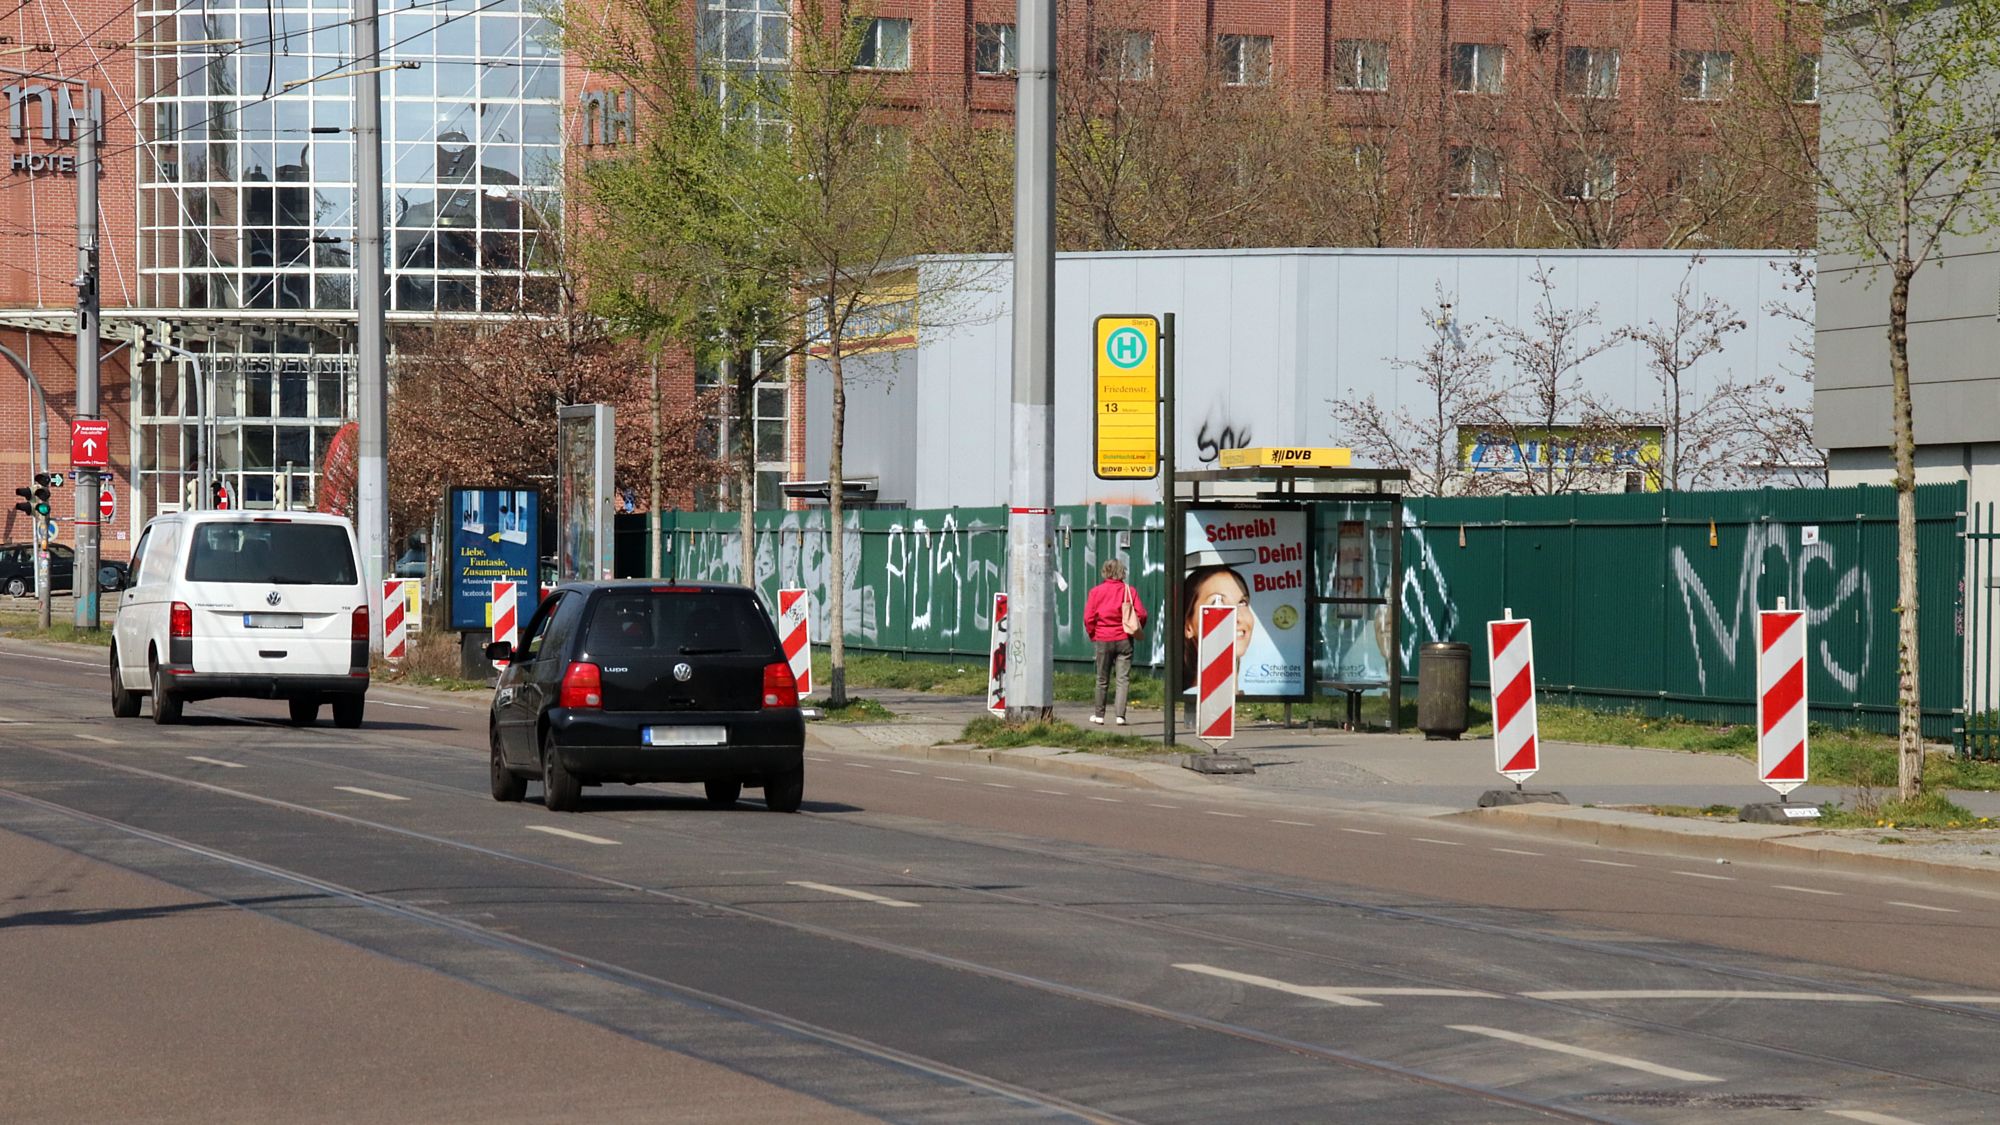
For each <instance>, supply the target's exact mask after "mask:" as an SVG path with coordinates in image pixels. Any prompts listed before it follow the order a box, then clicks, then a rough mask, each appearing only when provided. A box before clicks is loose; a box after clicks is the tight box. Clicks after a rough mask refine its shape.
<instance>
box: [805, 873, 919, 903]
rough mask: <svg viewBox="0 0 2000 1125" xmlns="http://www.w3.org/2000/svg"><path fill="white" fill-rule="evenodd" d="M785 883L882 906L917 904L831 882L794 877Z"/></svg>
mask: <svg viewBox="0 0 2000 1125" xmlns="http://www.w3.org/2000/svg"><path fill="white" fill-rule="evenodd" d="M785 885H786V886H788V887H804V888H805V889H806V890H809V891H824V892H825V893H827V894H830V895H845V896H846V897H848V898H858V899H860V900H861V901H863V902H872V903H876V904H877V905H880V906H903V907H909V908H910V909H913V910H914V909H915V908H916V905H917V904H916V903H914V902H904V901H903V900H902V899H900V898H888V897H886V896H883V895H878V894H870V893H869V892H867V891H857V890H855V889H854V888H852V887H836V886H834V885H833V884H831V883H807V882H804V881H803V880H799V879H793V880H791V881H790V882H788V883H786V884H785Z"/></svg>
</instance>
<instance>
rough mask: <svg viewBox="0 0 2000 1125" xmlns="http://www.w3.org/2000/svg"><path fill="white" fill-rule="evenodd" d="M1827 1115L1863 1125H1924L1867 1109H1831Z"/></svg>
mask: <svg viewBox="0 0 2000 1125" xmlns="http://www.w3.org/2000/svg"><path fill="white" fill-rule="evenodd" d="M1827 1113H1829V1114H1831V1115H1832V1116H1834V1117H1844V1118H1846V1119H1847V1120H1849V1121H1859V1122H1861V1125H1923V1122H1921V1121H1912V1120H1910V1119H1909V1118H1907V1117H1891V1116H1889V1115H1888V1114H1886V1113H1876V1112H1874V1111H1873V1110H1866V1109H1829V1110H1827Z"/></svg>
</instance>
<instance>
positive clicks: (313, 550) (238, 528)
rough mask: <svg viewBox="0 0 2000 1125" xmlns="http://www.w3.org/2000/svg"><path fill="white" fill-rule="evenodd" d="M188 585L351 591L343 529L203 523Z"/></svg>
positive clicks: (313, 525)
mask: <svg viewBox="0 0 2000 1125" xmlns="http://www.w3.org/2000/svg"><path fill="white" fill-rule="evenodd" d="M187 579H188V581H190V582H252V583H256V584H258V585H271V586H352V585H354V583H355V582H357V581H359V579H357V578H356V577H355V573H354V549H353V548H352V547H351V546H350V545H349V543H348V539H347V529H346V528H344V527H340V526H338V525H336V524H327V523H204V524H197V525H196V526H195V529H194V545H193V547H192V548H191V549H190V550H189V551H188V565H187Z"/></svg>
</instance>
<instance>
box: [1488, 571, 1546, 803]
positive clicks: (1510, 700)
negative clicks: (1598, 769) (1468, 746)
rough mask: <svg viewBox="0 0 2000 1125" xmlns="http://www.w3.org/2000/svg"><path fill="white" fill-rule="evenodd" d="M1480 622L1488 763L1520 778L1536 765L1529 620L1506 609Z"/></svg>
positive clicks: (1503, 773) (1538, 759)
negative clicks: (1487, 673)
mask: <svg viewBox="0 0 2000 1125" xmlns="http://www.w3.org/2000/svg"><path fill="white" fill-rule="evenodd" d="M1505 612H1506V616H1505V617H1504V618H1503V619H1502V620H1499V621H1488V622H1487V623H1486V655H1487V662H1488V666H1489V667H1490V668H1491V669H1492V672H1491V680H1492V685H1493V768H1494V769H1496V770H1498V771H1499V772H1500V774H1501V776H1503V777H1505V778H1507V779H1508V780H1509V781H1512V782H1513V783H1514V785H1515V786H1516V787H1517V788H1518V787H1519V786H1520V784H1521V783H1522V782H1524V781H1526V780H1528V779H1529V778H1530V777H1533V776H1534V775H1535V771H1536V770H1539V769H1541V768H1542V748H1541V740H1540V733H1541V731H1540V726H1539V724H1538V722H1537V721H1536V717H1535V631H1534V623H1533V622H1530V621H1527V620H1522V621H1516V620H1514V613H1513V611H1512V610H1507V611H1505Z"/></svg>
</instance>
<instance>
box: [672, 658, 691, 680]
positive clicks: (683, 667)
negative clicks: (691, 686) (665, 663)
mask: <svg viewBox="0 0 2000 1125" xmlns="http://www.w3.org/2000/svg"><path fill="white" fill-rule="evenodd" d="M693 676H694V669H693V668H691V667H689V666H688V665H687V664H686V663H685V662H683V663H680V664H676V665H674V679H676V680H679V681H680V682H682V683H687V682H688V680H689V679H691V678H693Z"/></svg>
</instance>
